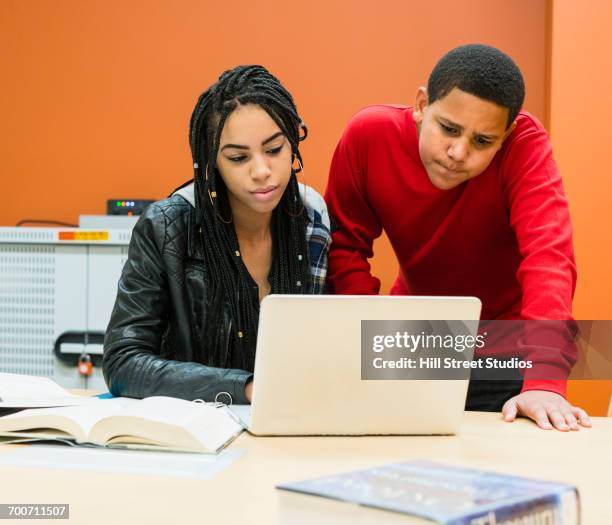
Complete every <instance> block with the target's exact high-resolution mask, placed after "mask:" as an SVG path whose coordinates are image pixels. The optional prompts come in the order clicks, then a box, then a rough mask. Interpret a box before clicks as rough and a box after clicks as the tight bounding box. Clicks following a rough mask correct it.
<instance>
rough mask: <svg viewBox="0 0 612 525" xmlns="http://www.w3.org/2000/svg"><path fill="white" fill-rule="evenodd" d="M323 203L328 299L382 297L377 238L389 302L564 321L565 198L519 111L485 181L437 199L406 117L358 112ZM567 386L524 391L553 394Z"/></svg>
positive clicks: (404, 113) (570, 270) (569, 257)
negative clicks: (384, 248) (463, 304)
mask: <svg viewBox="0 0 612 525" xmlns="http://www.w3.org/2000/svg"><path fill="white" fill-rule="evenodd" d="M325 199H326V201H327V204H328V207H329V212H330V215H331V216H332V218H333V220H334V221H335V226H336V227H337V230H336V231H335V232H334V233H333V242H332V247H331V252H330V254H329V279H330V283H331V286H332V288H333V289H334V291H335V292H336V293H340V294H377V293H378V292H379V289H380V281H379V280H378V279H377V278H375V277H373V276H372V275H371V274H370V265H369V263H368V261H367V259H368V258H370V257H372V255H373V252H372V242H373V240H374V239H375V238H377V237H378V236H379V235H380V234H381V232H382V230H383V229H384V231H385V232H386V233H387V236H388V237H389V240H390V241H391V244H392V246H393V249H394V250H395V254H396V256H397V259H398V261H399V264H400V272H399V275H398V277H397V279H396V281H395V283H394V285H393V287H392V289H391V294H396V295H400V294H401V295H404V294H410V295H472V296H476V297H478V298H480V300H481V301H482V304H483V310H482V319H555V320H566V319H571V318H572V317H571V305H572V297H573V294H574V289H575V284H576V265H575V262H574V254H573V248H572V228H571V223H570V218H569V212H568V206H567V200H566V198H565V195H564V192H563V186H562V183H561V177H560V175H559V172H558V170H557V166H556V164H555V162H554V160H553V157H552V149H551V145H550V141H549V139H548V135H547V134H546V131H545V130H544V128H543V127H542V125H541V124H540V123H539V122H538V121H537V120H536V119H535V118H533V117H532V116H530V115H529V114H527V113H524V112H521V113H520V114H519V116H518V117H517V126H516V129H515V130H514V131H513V132H512V134H511V135H510V136H509V137H508V138H507V139H506V140H505V141H504V144H503V146H502V148H501V149H500V151H498V152H497V154H496V155H495V157H494V158H493V160H492V162H491V164H490V165H489V166H488V168H487V169H486V170H485V171H484V172H483V173H481V174H480V175H479V176H477V177H475V178H474V179H471V180H469V181H466V182H464V183H462V184H460V185H459V186H457V187H455V188H453V189H450V190H446V191H445V190H439V189H437V188H435V187H434V186H433V185H432V184H431V182H430V180H429V178H428V176H427V173H426V171H425V168H424V167H423V164H422V163H421V159H420V157H419V151H418V135H417V129H416V124H415V122H414V120H413V118H412V108H409V107H405V106H391V105H376V106H371V107H368V108H365V109H363V110H362V111H360V112H359V113H357V114H356V115H355V116H354V117H353V118H352V119H351V121H350V122H349V124H348V126H347V128H346V130H345V132H344V134H343V136H342V138H341V139H340V142H339V144H338V146H337V148H336V151H335V153H334V157H333V160H332V165H331V170H330V175H329V182H328V187H327V191H326V195H325ZM574 359H575V356H571V355H560V356H559V358H558V359H557V358H556V357H555V363H554V365H553V366H555V367H558V368H560V369H562V370H563V371H564V372H567V373H569V369H570V368H571V366H572V364H573V361H574ZM558 373H559V371H558V370H557V374H558ZM556 377H558V375H557V376H556ZM565 388H566V387H565V382H564V381H543V380H531V381H530V380H526V381H525V382H524V386H523V390H535V389H538V390H549V391H553V392H557V393H560V394H562V395H565Z"/></svg>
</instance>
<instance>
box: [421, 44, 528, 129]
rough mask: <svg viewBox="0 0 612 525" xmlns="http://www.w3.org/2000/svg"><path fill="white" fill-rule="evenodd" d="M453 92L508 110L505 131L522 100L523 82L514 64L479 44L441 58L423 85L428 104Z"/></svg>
mask: <svg viewBox="0 0 612 525" xmlns="http://www.w3.org/2000/svg"><path fill="white" fill-rule="evenodd" d="M453 88H458V89H460V90H461V91H465V92H466V93H469V94H471V95H474V96H476V97H478V98H482V99H484V100H489V101H491V102H493V103H495V104H497V105H499V106H503V107H505V108H508V121H507V122H506V129H507V128H508V127H509V126H510V124H512V122H514V119H515V118H516V116H517V115H518V112H519V111H520V110H521V107H522V106H523V101H524V100H525V82H524V80H523V75H522V74H521V70H520V69H519V68H518V66H517V65H516V64H515V63H514V61H513V60H512V59H511V58H510V57H509V56H508V55H506V54H505V53H502V52H501V51H500V50H499V49H496V48H494V47H491V46H486V45H483V44H468V45H465V46H460V47H456V48H455V49H452V50H451V51H449V52H448V53H446V55H444V56H443V57H442V58H441V59H440V60H439V61H438V63H437V64H436V65H435V67H434V68H433V70H432V72H431V74H430V75H429V80H428V81H427V94H428V99H429V103H430V104H432V103H433V102H435V101H436V100H439V99H441V98H444V97H445V96H446V95H448V94H449V93H450V92H451V91H452V90H453Z"/></svg>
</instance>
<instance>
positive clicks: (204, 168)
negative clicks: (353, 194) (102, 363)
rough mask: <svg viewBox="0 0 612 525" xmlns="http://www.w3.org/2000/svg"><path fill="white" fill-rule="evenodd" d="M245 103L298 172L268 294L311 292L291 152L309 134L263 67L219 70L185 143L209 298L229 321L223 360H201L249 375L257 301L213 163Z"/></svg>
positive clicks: (281, 208) (285, 206)
mask: <svg viewBox="0 0 612 525" xmlns="http://www.w3.org/2000/svg"><path fill="white" fill-rule="evenodd" d="M247 104H254V105H258V106H259V107H261V108H262V109H263V110H264V111H266V112H267V113H268V115H269V116H270V117H271V118H272V119H273V120H274V122H275V123H276V124H277V125H278V126H279V128H280V129H281V131H282V132H283V134H284V135H285V136H286V138H287V140H288V142H289V144H290V145H291V152H292V158H294V159H297V160H298V162H299V165H300V168H298V169H292V171H291V177H290V179H289V183H288V185H287V188H286V190H285V192H284V194H283V195H282V197H281V201H280V203H279V205H278V206H277V208H276V209H275V210H274V211H273V213H272V223H271V233H272V267H271V269H270V285H271V292H272V293H284V294H302V293H311V292H312V289H313V283H312V276H311V273H310V266H309V257H308V243H307V241H306V227H307V221H308V219H307V215H306V213H305V211H304V204H303V202H302V199H301V197H300V193H299V187H298V182H297V178H296V173H298V172H299V171H300V169H301V166H302V156H301V155H300V151H299V147H298V146H299V143H300V142H301V141H302V140H304V139H305V138H306V136H307V134H308V131H307V129H306V126H304V125H303V123H302V121H301V119H300V117H299V115H298V112H297V109H296V106H295V103H294V101H293V97H292V96H291V94H290V93H289V92H288V91H287V90H286V89H285V88H284V87H283V86H282V84H281V83H280V82H279V81H278V79H277V78H276V77H274V76H273V75H271V74H270V73H269V72H268V71H267V70H266V69H265V68H264V67H262V66H258V65H246V66H238V67H236V68H234V69H231V70H228V71H225V72H224V73H223V74H222V75H221V76H220V77H219V80H218V81H217V82H216V83H215V84H214V85H213V86H211V87H210V88H209V89H208V90H206V91H205V92H204V93H202V95H200V97H199V99H198V102H197V104H196V107H195V109H194V111H193V114H192V117H191V120H190V130H189V143H190V146H191V150H192V157H193V162H194V179H195V195H196V208H197V212H198V224H199V231H200V233H201V236H200V238H201V242H202V247H203V253H204V258H205V261H206V267H207V271H208V274H209V277H210V279H209V280H210V290H209V291H208V293H209V294H210V297H211V299H212V301H213V303H212V304H213V305H214V309H215V311H216V312H218V313H219V314H220V311H221V309H222V305H223V303H224V302H227V303H229V307H230V312H229V314H230V316H231V319H232V331H231V336H232V340H231V341H230V355H229V356H226V358H225V359H224V358H223V356H224V355H225V354H224V352H223V348H220V347H219V344H216V343H213V342H211V347H210V348H208V352H207V358H206V360H207V361H208V362H209V363H211V364H213V365H215V366H221V367H228V366H240V367H242V368H245V369H247V370H249V369H250V370H252V369H253V366H254V359H255V343H256V339H257V324H258V321H259V300H258V297H257V294H256V293H254V290H253V280H252V278H251V277H250V275H249V273H248V270H247V268H246V266H245V265H244V263H243V261H242V258H241V256H240V252H239V250H240V247H239V244H238V239H237V236H236V231H235V229H234V225H233V224H232V223H231V220H230V219H231V208H230V205H229V199H228V195H227V188H226V187H225V184H224V182H223V179H222V178H221V176H220V175H219V173H218V169H217V163H216V159H217V154H218V151H219V144H220V140H221V132H222V131H223V127H224V125H225V122H226V121H227V119H228V118H229V116H230V115H231V113H232V112H233V111H234V110H235V109H236V108H237V107H238V106H239V105H247ZM300 133H302V134H300ZM232 352H234V354H233V355H232Z"/></svg>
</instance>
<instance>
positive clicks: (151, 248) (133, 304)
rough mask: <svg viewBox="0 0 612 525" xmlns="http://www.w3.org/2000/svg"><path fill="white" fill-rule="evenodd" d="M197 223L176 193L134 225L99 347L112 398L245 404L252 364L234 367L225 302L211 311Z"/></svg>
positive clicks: (193, 209)
mask: <svg viewBox="0 0 612 525" xmlns="http://www.w3.org/2000/svg"><path fill="white" fill-rule="evenodd" d="M313 193H315V192H314V191H313ZM309 194H310V190H309ZM316 195H317V197H318V199H320V200H319V201H318V204H319V206H322V207H323V208H324V207H325V204H324V202H323V200H322V198H321V197H320V196H319V195H318V194H316ZM321 215H324V216H325V217H327V211H326V208H325V209H324V211H323V210H322V214H319V215H317V217H318V218H319V219H320V218H321ZM195 218H196V217H195V208H194V207H193V206H192V204H190V203H189V202H188V201H187V200H185V199H184V198H183V197H182V196H180V195H177V194H175V195H173V196H172V197H170V198H168V199H165V200H163V201H160V202H156V203H154V204H152V205H151V206H149V208H148V209H147V210H146V211H145V213H144V214H143V215H142V216H141V218H140V219H139V221H138V223H137V224H136V226H135V227H134V230H133V232H132V239H131V242H130V247H129V253H128V260H127V262H126V263H125V266H124V268H123V273H122V275H121V279H120V281H119V286H118V293H117V299H116V302H115V307H114V309H113V312H112V315H111V319H110V323H109V325H108V329H107V331H106V337H105V341H104V357H103V371H104V377H105V379H106V383H107V385H108V388H109V390H110V392H111V393H112V394H113V395H115V396H124V397H136V398H143V397H147V396H152V395H166V396H172V397H179V398H183V399H190V400H193V399H203V400H205V401H211V400H214V399H215V396H216V395H217V394H219V393H221V392H227V393H229V394H230V395H231V397H232V400H233V402H234V403H238V404H245V403H247V399H246V398H245V393H244V390H245V385H246V383H247V381H248V380H250V379H251V378H252V360H251V361H250V364H249V365H245V366H244V367H240V368H239V367H236V366H234V367H232V365H235V364H236V358H234V357H231V354H232V352H231V351H230V350H229V346H230V344H231V336H230V334H231V316H230V313H229V304H227V303H225V302H223V301H222V304H223V307H222V308H218V307H214V306H213V304H214V305H218V304H219V303H218V302H217V301H216V300H215V301H213V298H211V297H210V294H209V293H207V292H208V290H207V287H206V282H207V270H206V265H205V261H204V255H203V252H202V245H201V238H200V235H198V234H197V231H196V225H195ZM324 230H325V231H329V230H328V229H327V228H324ZM327 247H328V244H327V245H326V249H325V254H324V255H325V257H326V252H327ZM255 293H256V291H255ZM211 343H212V344H211ZM211 348H214V349H215V350H214V351H212V350H211ZM230 359H231V362H230ZM244 363H247V361H244ZM238 364H241V362H240V360H238ZM242 368H249V369H250V370H245V369H242ZM225 400H226V399H224V401H225Z"/></svg>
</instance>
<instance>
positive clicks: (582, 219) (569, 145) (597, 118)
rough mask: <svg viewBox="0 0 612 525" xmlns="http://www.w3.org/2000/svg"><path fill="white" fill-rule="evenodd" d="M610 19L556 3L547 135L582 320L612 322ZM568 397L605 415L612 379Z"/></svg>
mask: <svg viewBox="0 0 612 525" xmlns="http://www.w3.org/2000/svg"><path fill="white" fill-rule="evenodd" d="M611 21H612V3H611V2H610V1H609V0H589V2H588V3H586V4H585V5H584V6H581V8H580V9H578V8H577V6H576V3H575V2H571V1H569V0H555V1H554V2H553V10H552V56H551V78H550V85H551V98H550V132H551V137H552V141H553V147H554V150H555V157H556V159H557V162H558V164H559V167H560V169H561V173H562V175H563V180H564V184H565V189H566V191H567V196H568V199H569V203H570V212H571V215H572V221H573V225H574V247H575V250H576V260H577V264H578V287H577V289H576V297H575V300H574V315H575V317H576V318H579V319H612V279H611V278H610V270H611V269H612V168H610V162H609V160H608V158H607V157H608V155H607V154H608V153H609V152H610V146H611V144H612V128H611V127H610V122H611V121H612V97H611V96H610V93H611V92H612V70H611V69H610V50H611V49H612V34H611V33H610V27H609V26H610V22H611ZM569 393H570V397H571V399H572V400H573V401H574V402H576V403H578V404H582V405H584V406H586V407H589V409H590V410H591V412H592V413H597V414H599V415H604V414H605V410H606V409H607V406H608V401H609V398H610V396H611V395H612V381H607V382H605V381H593V382H587V381H574V382H572V383H571V384H570V389H569Z"/></svg>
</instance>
